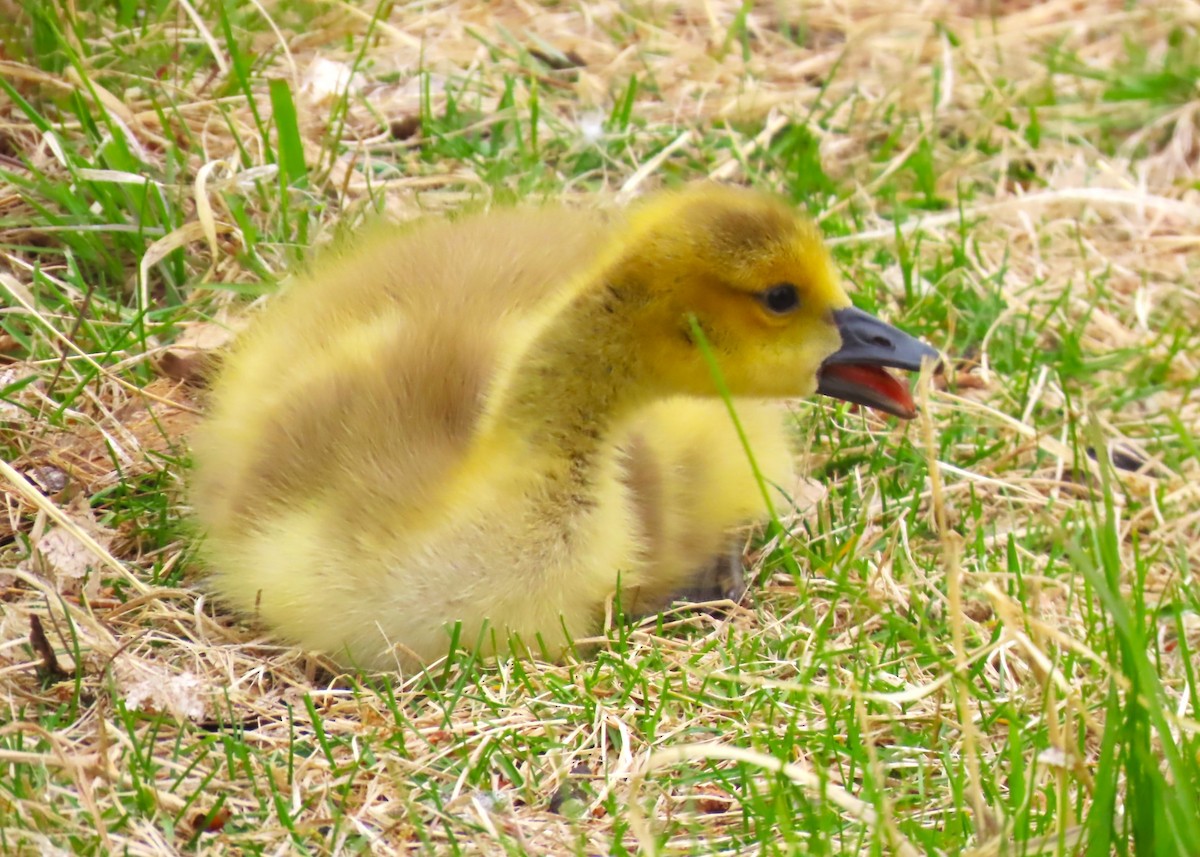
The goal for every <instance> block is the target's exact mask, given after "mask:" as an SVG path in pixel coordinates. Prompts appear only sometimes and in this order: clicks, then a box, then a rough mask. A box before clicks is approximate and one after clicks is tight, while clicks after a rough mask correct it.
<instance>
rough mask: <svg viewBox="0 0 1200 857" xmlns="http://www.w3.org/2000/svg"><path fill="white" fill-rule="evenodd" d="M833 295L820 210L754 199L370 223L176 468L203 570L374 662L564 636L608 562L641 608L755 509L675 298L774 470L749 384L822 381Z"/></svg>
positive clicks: (216, 403) (240, 601)
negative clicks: (191, 463) (201, 535)
mask: <svg viewBox="0 0 1200 857" xmlns="http://www.w3.org/2000/svg"><path fill="white" fill-rule="evenodd" d="M778 284H794V286H795V289H796V291H797V293H798V298H799V301H798V304H797V306H795V307H794V308H789V309H787V311H785V312H777V311H776V309H778V307H773V306H772V305H771V301H776V302H777V303H778V302H779V298H778V296H777V295H776V296H775V297H770V298H767V297H764V295H766V294H767V292H766V290H768V289H769V288H771V287H774V286H776V285H778ZM785 297H786V295H785ZM784 302H785V303H786V301H784ZM848 305H849V300H848V298H847V297H846V295H845V293H844V292H843V291H842V289H841V287H840V286H839V284H838V279H837V277H836V274H835V272H834V270H833V268H832V266H831V263H830V260H829V258H828V256H827V254H826V252H825V251H824V250H823V249H822V246H821V244H820V241H819V239H818V237H817V233H816V232H815V230H814V229H813V227H811V226H810V225H809V224H808V223H807V222H805V221H804V220H803V219H800V218H798V217H797V216H796V215H795V214H794V213H793V212H792V211H791V210H790V209H789V208H787V207H786V206H785V205H783V204H782V203H780V202H778V201H776V200H774V199H771V198H769V197H765V196H762V195H759V194H755V193H750V192H746V191H738V190H732V189H724V188H719V187H711V186H710V187H704V188H699V189H693V190H688V191H684V192H679V193H670V194H665V195H661V196H659V197H657V198H655V199H653V200H652V201H650V202H649V203H647V204H644V205H642V206H639V207H637V208H636V209H635V210H634V211H633V212H632V213H629V214H621V213H610V214H600V213H596V212H588V211H573V210H567V209H563V208H559V207H553V206H552V207H546V208H542V209H513V210H503V211H495V212H492V213H488V214H481V215H474V216H468V217H465V218H464V219H462V220H460V221H458V222H448V221H430V222H424V223H421V224H418V225H416V226H410V227H405V228H388V229H377V230H375V231H373V232H372V233H371V234H369V235H368V236H366V237H365V238H363V239H362V240H361V241H360V242H358V243H357V244H356V245H354V246H353V247H352V248H351V249H349V250H344V251H334V252H330V253H328V254H326V256H325V257H324V258H323V259H322V260H321V261H319V262H318V263H317V264H316V265H315V266H314V267H313V268H312V269H311V270H310V271H309V272H307V273H305V274H303V275H302V276H300V277H299V278H298V279H297V280H296V281H295V282H293V283H291V284H290V285H289V286H288V287H287V288H286V289H285V291H284V292H283V294H282V295H281V296H280V297H279V298H278V299H276V300H275V301H274V302H273V303H272V304H271V305H270V306H269V307H268V308H267V309H266V311H265V312H264V313H263V314H262V316H261V318H259V319H257V320H256V322H255V323H254V324H253V325H252V327H251V329H250V330H249V331H248V332H247V333H246V334H245V335H244V336H243V337H242V338H241V340H240V341H239V343H238V345H237V347H236V348H235V350H234V351H233V353H232V354H231V355H230V356H229V358H228V359H227V361H226V364H225V368H224V370H223V371H222V374H221V376H220V377H219V379H218V381H217V383H216V384H215V387H214V390H213V395H212V402H211V413H210V416H209V417H208V419H207V421H206V422H205V423H204V424H203V425H202V426H201V428H200V429H199V430H198V432H197V434H196V436H195V438H194V458H195V474H194V485H193V503H194V507H195V512H196V515H197V517H198V520H199V522H200V524H201V526H202V528H203V530H204V531H205V535H206V544H205V556H206V561H207V563H208V565H209V566H210V567H211V570H212V575H213V584H214V586H215V589H216V591H217V593H218V594H219V595H220V596H221V597H223V598H224V599H226V600H227V601H228V602H230V603H232V604H233V605H235V606H236V607H238V608H240V609H241V610H243V611H245V612H247V613H251V614H255V615H257V616H258V617H259V618H260V620H261V621H263V622H264V623H265V624H266V625H267V626H269V627H270V628H271V629H273V630H274V631H275V632H276V633H278V634H279V635H281V636H283V637H285V638H287V639H289V640H291V641H294V642H296V643H298V644H300V645H303V646H305V647H308V648H312V649H317V650H322V651H325V652H329V653H331V654H333V655H335V656H338V657H341V658H343V659H344V660H347V661H349V662H352V663H355V664H357V665H359V666H363V667H373V668H389V667H395V666H397V665H400V666H403V667H411V666H413V665H415V664H417V663H420V662H424V661H428V660H431V659H435V658H437V657H440V656H441V655H443V654H445V652H446V649H447V644H448V641H449V627H450V626H452V625H453V624H455V623H461V635H460V641H461V642H462V643H463V644H466V645H468V646H475V645H476V644H478V646H479V648H480V649H481V650H482V651H483V652H485V653H488V652H493V651H497V650H505V649H507V648H508V642H509V637H510V635H511V634H516V635H519V636H520V638H521V639H522V640H523V641H524V643H525V644H526V645H527V646H529V647H530V648H531V649H533V650H535V651H536V650H537V649H538V646H539V642H538V641H539V640H540V641H541V644H540V645H542V646H543V647H544V648H545V649H546V650H547V651H548V652H549V653H551V654H554V653H557V652H558V651H560V650H561V647H562V645H563V643H564V635H565V634H569V635H571V636H586V635H588V634H590V633H592V632H594V631H595V630H596V628H597V627H598V622H599V620H600V618H601V617H602V616H603V612H604V605H605V601H606V599H609V598H611V597H612V596H613V594H614V592H615V590H616V588H617V586H618V580H620V583H621V586H622V587H623V590H624V591H623V593H622V600H623V602H624V603H625V604H626V606H627V607H629V606H630V605H632V606H634V608H635V609H639V610H640V609H642V608H649V609H657V608H658V607H661V606H662V605H663V604H665V603H666V601H667V600H668V599H669V598H670V596H671V594H672V593H674V592H676V591H678V590H680V589H682V588H685V587H686V586H687V585H688V582H689V580H690V579H691V578H693V577H695V576H697V575H699V574H700V573H701V572H702V571H703V569H705V568H706V567H707V566H708V565H710V564H711V563H712V562H713V561H714V558H716V557H717V556H719V555H720V554H721V553H722V552H723V551H724V550H725V549H726V547H727V544H728V539H729V533H730V532H731V531H732V530H733V529H735V528H737V527H739V526H741V525H743V524H745V523H747V522H751V521H754V520H757V519H760V518H762V517H764V516H765V515H766V514H767V510H766V509H765V508H764V504H763V500H762V497H761V494H760V492H759V490H758V488H757V486H756V484H755V482H754V480H753V478H752V475H751V472H750V468H749V465H748V463H747V461H746V456H745V453H744V451H743V449H742V447H741V444H740V443H739V442H738V440H737V437H736V435H735V433H734V430H733V428H732V425H731V424H730V420H729V418H728V415H727V413H726V411H725V406H724V405H723V404H722V402H721V401H720V400H719V399H718V398H716V397H715V392H716V388H715V386H714V383H713V379H712V377H711V375H710V373H709V370H708V368H707V367H706V365H705V362H704V360H703V359H702V355H701V354H700V352H699V350H698V349H697V347H696V344H695V343H694V342H693V341H692V339H693V337H692V334H691V332H690V328H689V322H688V318H689V315H690V316H694V317H695V319H696V320H697V321H698V323H699V324H700V326H701V328H702V329H703V330H704V332H705V337H706V339H708V340H709V341H710V342H711V344H712V347H713V349H714V351H715V353H716V356H717V360H718V361H719V363H720V365H721V368H722V371H723V374H724V375H725V377H726V380H727V381H728V383H729V385H730V387H731V389H732V391H733V393H734V394H735V396H738V397H740V401H739V411H740V413H741V415H742V418H743V419H744V420H745V422H746V425H747V427H748V431H749V433H750V435H751V440H752V443H753V445H754V448H755V450H756V453H757V457H758V459H759V461H760V464H761V465H762V467H763V469H764V471H765V472H766V475H767V478H768V479H769V480H772V481H775V482H777V483H780V484H788V482H789V481H790V472H791V468H790V463H789V455H788V452H787V444H786V442H785V434H784V426H783V418H782V415H781V413H780V411H779V410H777V409H776V407H775V406H774V404H772V403H769V402H765V401H761V400H762V399H765V398H771V397H786V396H804V395H809V394H811V393H812V392H814V390H815V389H816V386H817V374H818V370H819V368H820V367H821V364H822V362H823V361H825V359H826V358H828V357H829V356H830V355H831V354H832V353H833V352H834V351H835V350H837V349H838V347H839V345H840V342H841V340H840V338H839V335H838V329H837V327H836V326H835V325H834V324H833V323H832V321H831V312H832V311H833V310H836V309H838V308H842V307H846V306H848Z"/></svg>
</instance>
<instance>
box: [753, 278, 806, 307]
mask: <svg viewBox="0 0 1200 857" xmlns="http://www.w3.org/2000/svg"><path fill="white" fill-rule="evenodd" d="M757 297H758V299H759V301H760V302H761V303H762V305H763V306H764V307H766V308H767V311H768V312H770V313H772V314H773V315H787V314H788V313H791V312H795V311H796V309H797V308H798V307H799V306H800V290H799V289H797V288H796V287H795V286H793V285H792V284H791V283H778V284H776V285H774V286H771V288H769V289H764V290H763V291H761V292H759V293H758V295H757Z"/></svg>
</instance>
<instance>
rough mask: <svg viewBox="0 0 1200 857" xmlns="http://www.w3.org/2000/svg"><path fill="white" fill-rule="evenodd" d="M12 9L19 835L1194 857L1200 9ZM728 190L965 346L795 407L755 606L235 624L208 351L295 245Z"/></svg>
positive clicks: (256, 299) (2, 826) (6, 802)
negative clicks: (581, 621)
mask: <svg viewBox="0 0 1200 857" xmlns="http://www.w3.org/2000/svg"><path fill="white" fill-rule="evenodd" d="M910 5H911V7H912V8H913V9H919V10H920V11H919V12H918V11H909V7H910ZM0 9H2V10H3V15H2V17H3V22H2V23H0V452H2V453H3V454H2V456H0V486H2V489H3V491H4V503H5V505H4V514H3V516H2V517H0V593H2V600H0V851H2V852H3V853H5V854H26V853H28V854H65V853H82V854H97V855H106V854H132V855H141V854H172V853H188V854H216V853H237V854H288V853H298V854H313V855H321V854H358V853H369V854H393V853H430V854H458V853H468V854H477V853H479V854H501V853H503V854H551V855H558V854H580V855H591V854H603V855H622V854H632V853H645V854H664V855H665V854H718V853H719V854H737V853H754V854H765V855H770V854H881V855H884V854H886V855H890V854H906V855H917V854H925V853H929V854H945V855H958V854H972V855H980V857H984V855H1032V854H1055V855H1058V854H1062V855H1066V854H1086V855H1089V857H1092V855H1109V854H1119V855H1124V854H1139V855H1142V854H1145V855H1185V854H1193V855H1194V854H1200V657H1198V656H1197V654H1196V653H1197V651H1198V650H1200V441H1198V440H1197V438H1198V437H1200V399H1198V397H1197V395H1196V393H1195V389H1196V387H1197V379H1198V377H1200V296H1198V294H1197V290H1196V287H1195V281H1196V277H1197V274H1198V273H1200V253H1197V248H1198V245H1200V237H1198V236H1200V86H1198V84H1197V80H1198V79H1200V37H1198V33H1200V8H1198V7H1197V6H1196V5H1195V4H1194V3H1178V2H1175V3H1171V2H1160V3H1145V4H1122V3H1116V2H1093V3H1088V4H1080V3H1075V2H1067V0H1049V2H1044V3H1033V2H1019V0H1012V2H1005V0H994V1H993V2H982V0H980V2H973V0H955V2H932V3H924V4H903V3H897V2H890V3H884V2H878V0H863V2H845V3H829V2H812V3H801V2H788V0H774V2H770V0H763V2H760V3H754V2H745V3H740V4H739V3H737V2H733V0H679V2H650V0H646V2H628V3H618V2H612V0H602V2H596V3H583V2H576V0H561V2H555V0H546V2H541V3H538V2H532V0H496V2H482V0H474V2H472V0H444V2H408V3H395V2H382V3H379V4H377V5H375V4H371V3H357V2H355V0H349V2H345V3H324V2H313V0H267V2H253V3H240V4H239V3H221V2H211V0H210V2H204V0H177V2H170V0H149V2H146V3H134V2H131V0H112V2H99V0H9V2H6V3H3V4H0ZM704 178H709V179H712V180H717V181H722V182H729V183H736V184H745V185H750V186H754V187H758V188H762V189H768V190H771V191H774V192H776V193H778V194H780V195H783V196H784V197H786V198H788V199H790V200H792V201H793V202H794V203H795V204H796V205H797V206H798V207H801V208H804V209H806V210H807V211H808V212H809V213H810V214H811V215H812V217H814V218H815V219H816V220H817V221H818V222H819V224H820V227H821V229H822V231H823V232H824V233H825V235H826V236H827V238H828V240H829V243H830V245H831V246H832V248H833V251H834V254H835V257H836V260H837V263H838V266H839V268H840V270H841V273H842V275H843V277H844V279H845V281H846V283H847V286H848V288H849V289H850V290H851V291H852V293H853V294H854V296H855V301H856V303H857V304H858V305H859V306H861V307H862V308H864V309H867V310H869V311H871V312H874V313H876V314H878V315H880V316H882V317H884V318H886V319H888V320H890V321H892V322H894V323H896V324H898V325H900V326H902V327H904V328H905V329H906V330H908V331H910V332H913V333H916V334H919V335H921V336H923V337H924V338H925V339H926V340H927V341H929V342H931V343H933V344H934V345H936V346H937V347H938V348H939V349H941V350H942V351H943V352H944V353H945V354H946V355H947V360H946V367H945V371H944V372H943V373H942V374H940V375H937V376H935V377H928V376H926V377H924V378H922V379H921V382H920V384H919V386H918V390H917V394H918V401H919V402H920V404H921V414H920V416H919V417H918V418H917V419H916V420H914V421H912V422H910V423H905V422H899V421H896V420H893V419H889V418H884V417H880V416H878V415H875V414H872V413H869V412H865V411H862V410H860V409H857V408H854V407H852V406H848V405H844V404H839V403H834V402H831V401H829V400H823V401H806V402H797V403H795V405H794V406H793V412H794V414H795V418H796V419H795V425H796V440H797V451H798V455H797V469H798V471H799V472H800V473H802V474H804V476H805V477H806V478H807V479H808V480H809V483H810V488H811V490H807V491H805V492H803V493H804V494H805V495H806V496H807V499H806V500H804V501H803V502H801V501H799V500H798V501H797V503H796V504H795V508H793V509H790V510H784V512H785V513H784V515H783V517H782V524H783V529H782V530H780V531H774V532H771V533H767V534H763V533H759V534H751V536H750V537H749V539H748V551H747V561H748V562H751V563H753V567H754V568H755V569H756V570H758V572H759V575H758V577H759V584H758V585H757V586H756V587H755V588H754V590H753V592H752V593H751V595H750V596H749V597H748V598H747V599H746V600H745V602H744V603H742V604H740V605H738V606H736V607H730V608H729V609H727V610H725V611H724V612H721V611H718V612H716V613H708V612H701V611H687V610H681V611H677V612H672V613H670V614H667V615H664V616H662V617H660V618H659V619H657V620H648V621H646V622H643V623H642V624H640V625H637V626H633V627H627V626H616V627H611V628H609V629H607V631H606V633H605V635H604V637H603V638H602V639H600V640H599V642H598V645H597V647H596V648H595V650H594V651H592V652H591V653H589V654H585V655H581V656H579V657H578V658H573V659H568V660H567V661H565V662H563V663H541V662H536V661H532V660H512V659H504V660H500V661H498V662H495V661H483V662H480V661H479V660H477V659H475V658H472V657H471V656H470V655H468V654H465V653H462V652H457V653H452V654H451V655H450V656H449V657H448V658H447V659H446V660H445V661H443V662H440V663H437V664H434V665H431V666H430V667H429V668H428V669H427V670H426V671H424V672H421V673H418V674H413V675H396V674H362V673H353V674H346V673H344V672H341V671H339V670H337V669H336V668H334V666H333V665H332V664H331V663H329V662H327V661H325V660H324V659H322V658H321V657H319V656H317V655H314V654H313V653H305V652H302V651H297V650H294V649H292V648H289V647H287V646H282V645H279V644H278V643H276V642H275V641H273V640H271V638H270V637H269V636H267V635H266V634H265V633H264V632H263V630H262V629H261V628H259V627H257V626H255V624H254V623H253V622H252V621H248V620H246V619H245V618H244V617H239V616H236V615H232V614H230V613H229V612H228V611H226V610H224V609H222V607H221V606H220V605H219V604H214V602H213V601H212V600H211V599H210V598H209V597H208V596H207V595H206V593H205V590H204V585H203V574H202V568H201V566H200V563H199V560H198V557H197V549H196V541H197V540H196V537H195V535H194V534H193V533H192V532H191V531H190V529H189V522H188V507H187V502H188V501H187V494H186V490H185V483H186V479H187V461H188V444H187V433H188V431H189V429H190V428H191V427H192V426H193V425H194V424H195V422H196V420H197V419H198V418H199V417H200V415H201V414H202V413H203V409H204V389H203V379H204V366H205V364H206V361H207V360H208V359H210V355H211V354H212V353H214V352H215V351H216V350H217V349H219V348H221V347H222V346H223V345H225V344H226V342H227V341H228V339H229V338H230V336H231V334H233V333H235V332H236V331H237V330H238V329H239V328H240V327H241V326H242V325H243V324H244V322H245V321H246V320H247V319H248V318H249V317H250V316H251V315H252V314H253V312H254V311H255V309H256V308H257V306H258V305H259V304H261V303H262V302H263V301H265V300H269V297H268V296H269V295H270V293H271V292H272V291H273V290H274V289H275V287H276V284H277V283H278V282H279V281H280V280H282V279H284V278H285V277H286V274H287V271H288V270H289V268H291V267H293V266H294V265H295V264H296V263H297V262H299V261H300V260H302V259H304V258H305V255H306V252H307V249H308V248H310V247H312V246H314V245H319V244H321V243H323V242H326V241H328V240H330V239H332V238H334V237H337V236H339V235H341V234H343V233H345V232H347V231H353V230H354V229H356V228H358V227H359V226H360V225H361V224H363V223H364V222H367V221H369V220H371V219H372V218H377V217H380V216H387V217H392V218H398V219H409V218H413V217H418V216H433V217H439V216H443V215H444V214H445V213H447V212H454V211H457V210H460V209H463V208H465V207H478V206H480V205H488V204H503V203H506V202H510V201H514V200H519V199H544V198H562V199H565V200H567V201H569V202H570V203H571V204H576V205H581V206H590V205H599V204H609V205H612V204H616V205H620V204H625V203H627V202H629V201H631V200H634V199H636V198H637V197H638V196H640V195H641V194H643V193H645V192H648V191H651V190H653V189H655V188H658V187H663V186H673V185H679V184H682V183H685V182H690V181H694V180H699V179H704ZM809 495H811V496H809Z"/></svg>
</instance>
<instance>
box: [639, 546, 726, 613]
mask: <svg viewBox="0 0 1200 857" xmlns="http://www.w3.org/2000/svg"><path fill="white" fill-rule="evenodd" d="M745 594H746V579H745V576H744V575H743V574H742V546H741V542H740V541H738V542H737V543H735V544H734V545H733V546H731V547H730V549H729V552H728V553H725V554H718V555H717V556H715V557H713V560H712V562H710V563H708V564H707V565H704V566H702V567H701V568H699V569H697V571H696V573H695V574H694V575H693V576H692V578H691V579H690V580H689V581H688V582H687V583H686V584H685V585H684V586H681V587H680V588H679V589H677V590H675V591H674V592H670V593H668V594H667V595H666V596H665V597H664V596H658V597H656V598H651V599H646V598H643V597H639V595H640V593H638V592H637V591H628V590H627V591H626V592H625V593H624V596H625V598H626V599H627V600H626V601H625V603H624V604H623V605H622V610H621V615H622V616H623V617H624V619H625V621H630V622H636V621H638V620H640V619H644V618H645V617H647V616H657V615H658V614H659V613H662V612H663V611H664V610H667V609H668V608H670V607H671V606H672V605H675V604H679V603H684V604H703V603H705V602H711V601H725V600H729V601H734V602H737V601H741V600H742V596H743V595H745Z"/></svg>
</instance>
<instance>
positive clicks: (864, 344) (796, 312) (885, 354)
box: [611, 186, 938, 418]
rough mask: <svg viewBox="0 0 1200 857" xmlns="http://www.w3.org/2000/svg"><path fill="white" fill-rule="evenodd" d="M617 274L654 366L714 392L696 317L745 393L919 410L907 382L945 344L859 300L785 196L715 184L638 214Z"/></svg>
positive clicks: (671, 386) (656, 372)
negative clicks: (893, 371) (905, 375)
mask: <svg viewBox="0 0 1200 857" xmlns="http://www.w3.org/2000/svg"><path fill="white" fill-rule="evenodd" d="M630 230H631V233H630V238H629V240H628V241H626V242H625V243H624V249H623V251H622V254H621V257H620V260H619V261H618V262H617V267H616V271H615V272H614V277H613V280H612V281H611V282H613V283H614V287H615V288H617V289H622V285H621V284H622V283H625V284H629V285H630V286H633V288H632V289H631V290H630V291H632V292H634V293H635V294H637V296H638V298H637V299H638V301H639V302H640V303H641V306H640V307H639V310H640V311H639V312H637V313H636V322H635V323H636V324H637V325H638V327H639V328H640V329H639V330H638V340H639V342H640V343H641V344H642V345H643V346H644V348H645V350H644V352H643V354H642V356H643V359H645V360H646V361H647V364H648V366H647V368H648V369H649V371H648V372H647V374H648V375H650V376H652V377H654V378H657V379H658V381H659V382H660V383H661V384H662V385H663V392H675V393H687V394H693V395H712V394H713V393H714V392H715V386H714V383H713V378H712V375H711V373H710V371H709V369H708V365H707V363H706V361H705V360H704V356H703V354H702V353H701V351H700V348H699V347H698V345H697V343H696V342H695V336H694V332H693V327H692V319H695V322H696V324H698V325H699V328H700V330H701V331H702V332H703V335H704V338H705V339H706V340H707V341H708V343H709V344H710V346H711V347H712V349H713V352H714V353H715V355H716V358H717V362H718V364H719V365H720V367H721V371H722V373H723V375H724V376H725V380H726V382H727V383H728V385H729V388H730V390H731V392H732V393H733V394H734V395H735V396H763V397H799V396H808V395H811V394H812V393H814V392H820V393H823V394H826V395H830V396H834V397H836V398H841V399H845V400H847V401H851V402H856V403H859V404H864V405H868V406H870V407H874V408H877V409H879V410H883V411H886V412H888V413H891V414H896V415H898V416H901V417H905V418H909V417H912V416H913V415H914V413H915V409H914V406H913V401H912V397H911V394H910V393H909V390H908V386H907V384H906V383H902V382H901V381H899V380H897V379H896V378H894V377H893V376H892V375H890V374H889V373H888V372H887V371H886V369H885V368H884V367H892V368H897V369H904V370H918V369H920V368H921V361H922V359H930V360H936V359H937V356H938V355H937V352H936V351H935V350H934V349H932V348H930V347H929V346H928V345H925V344H923V343H921V342H920V341H918V340H916V339H914V338H913V337H911V336H909V335H908V334H906V333H904V332H902V331H900V330H898V329H896V328H895V327H892V326H891V325H888V324H886V323H884V322H883V321H880V320H879V319H877V318H875V317H874V316H872V315H870V314H868V313H865V312H862V311H861V310H858V309H855V308H854V307H853V306H852V305H851V303H850V298H849V297H848V296H847V295H846V292H845V291H844V290H843V289H842V286H841V284H840V282H839V278H838V275H837V272H836V271H835V269H834V266H833V261H832V259H831V258H830V256H829V253H828V252H827V251H826V249H825V246H824V244H823V243H822V241H821V237H820V234H819V233H818V231H817V229H816V227H815V226H814V225H813V224H812V223H810V222H809V221H808V220H806V219H804V218H803V217H801V216H799V215H797V213H796V212H795V211H794V210H792V209H791V208H790V207H788V206H787V205H786V204H784V203H783V202H782V201H780V200H777V199H774V198H772V197H769V196H765V195H763V194H759V193H755V192H751V191H745V190H738V189H734V188H726V187H719V186H705V187H699V188H694V189H691V190H687V191H684V192H681V193H678V194H673V195H669V196H666V197H664V198H660V199H659V200H658V201H657V202H654V203H651V204H649V205H648V206H646V207H644V208H643V209H641V210H640V211H638V212H636V213H635V214H634V215H633V217H632V220H631V223H630Z"/></svg>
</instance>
